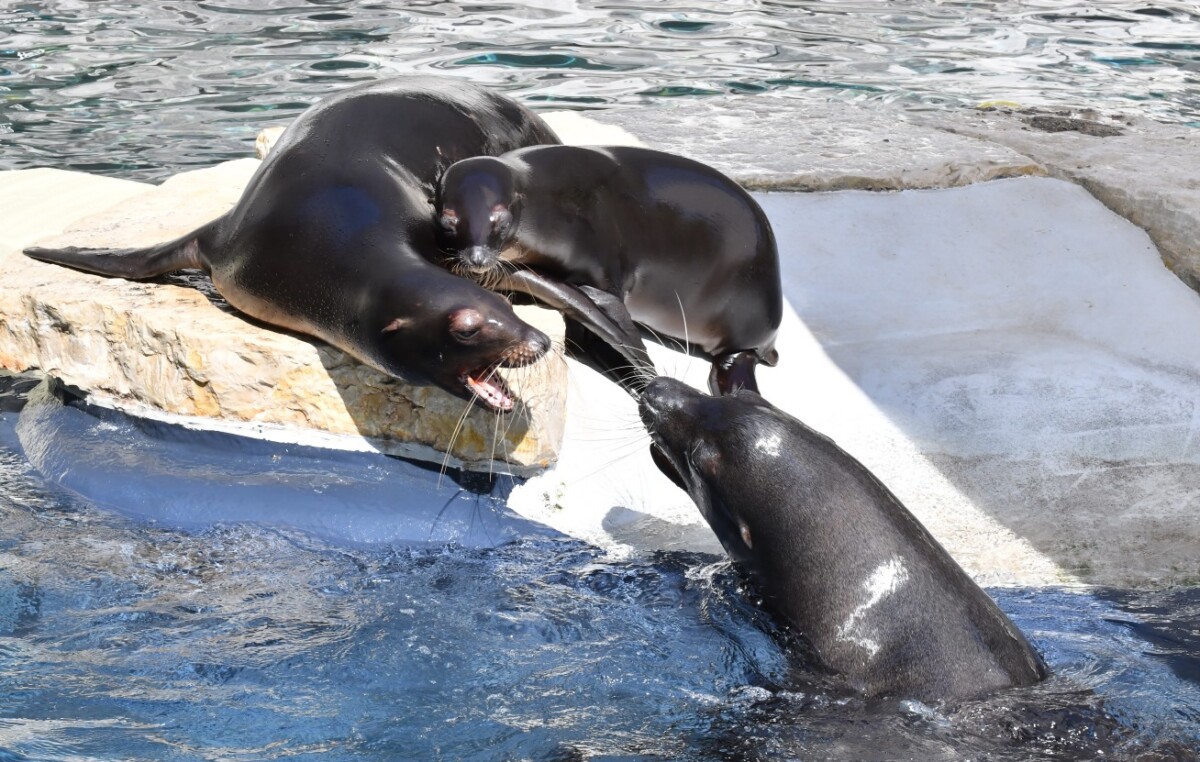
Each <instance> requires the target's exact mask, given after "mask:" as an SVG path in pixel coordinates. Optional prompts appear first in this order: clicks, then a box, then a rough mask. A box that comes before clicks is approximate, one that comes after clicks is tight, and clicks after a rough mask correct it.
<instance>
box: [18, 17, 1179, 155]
mask: <svg viewBox="0 0 1200 762" xmlns="http://www.w3.org/2000/svg"><path fill="white" fill-rule="evenodd" d="M404 72H427V73H428V72H439V73H445V74H452V75H455V76H463V77H468V78H470V79H472V80H475V81H477V82H480V83H483V84H487V85H490V86H493V87H496V88H499V89H502V90H506V91H509V92H511V93H514V94H515V95H517V96H519V97H520V98H522V99H523V100H525V101H526V102H527V103H529V104H530V105H532V106H534V107H535V108H545V109H562V108H574V109H592V108H624V107H630V106H639V105H646V104H654V103H667V102H671V101H673V100H676V99H681V98H682V99H688V98H702V97H709V96H713V95H718V94H734V95H738V96H741V97H748V98H749V97H754V98H789V99H807V98H818V99H829V98H833V99H841V100H851V101H868V102H870V101H878V102H898V103H901V104H904V105H905V106H907V107H909V108H914V109H938V108H947V107H960V106H971V105H975V104H978V103H979V102H981V101H987V100H994V99H1002V100H1008V101H1014V102H1017V103H1020V104H1023V105H1042V106H1044V105H1056V104H1070V105H1075V106H1090V107H1094V108H1097V109H1100V110H1101V111H1106V112H1124V113H1135V114H1140V115H1143V116H1148V117H1151V118H1154V119H1159V120H1163V121H1169V122H1179V123H1188V124H1196V123H1200V4H1198V3H1195V2H1173V3H1139V2H1127V1H1123V2H1102V3H1071V2H1057V1H1051V0H1043V1H1040V2H942V1H940V0H938V1H936V2H935V1H934V0H896V1H894V2H853V1H852V2H747V1H742V2H726V1H724V0H721V1H718V0H705V1H703V2H691V1H689V0H661V1H656V2H653V3H646V2H641V3H635V2H626V1H625V0H540V1H536V2H526V3H503V2H462V3H459V2H437V1H436V0H424V1H422V2H396V1H395V0H380V1H378V2H347V1H346V0H220V2H201V3H195V2H149V1H148V0H140V1H135V2H130V1H129V0H126V2H111V3H103V4H101V3H95V2H82V1H80V0H42V1H40V2H38V1H27V2H20V1H18V2H11V1H10V2H6V3H2V4H0V167H3V168H21V167H32V166H55V167H68V168H75V169H84V170H88V171H94V172H102V173H105V174H112V175H117V176H122V177H129V178H137V179H159V178H163V177H165V176H168V175H170V174H173V173H175V172H176V171H179V170H181V169H187V168H194V167H196V166H202V165H209V164H213V163H215V162H217V161H220V160H223V159H228V158H234V157H240V156H246V155H249V154H250V152H251V151H252V144H253V140H254V136H255V134H256V132H257V131H258V129H260V128H261V127H264V126H268V125H271V124H280V123H284V122H286V121H288V120H289V119H290V118H291V117H292V116H294V115H295V114H296V113H298V112H299V111H300V110H301V109H303V108H304V107H305V106H307V105H309V104H311V103H312V102H313V101H315V100H317V99H319V98H320V97H322V96H323V95H325V94H327V93H329V92H330V91H331V90H333V89H335V88H338V87H342V86H345V85H347V84H350V83H352V82H354V81H358V80H362V79H369V78H376V77H380V76H386V75H388V74H395V73H404Z"/></svg>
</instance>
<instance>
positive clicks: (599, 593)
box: [0, 378, 1200, 762]
mask: <svg viewBox="0 0 1200 762" xmlns="http://www.w3.org/2000/svg"><path fill="white" fill-rule="evenodd" d="M32 383H33V381H32V380H29V381H26V380H20V379H18V380H16V381H14V380H13V379H11V378H0V389H3V390H4V391H3V392H2V393H0V411H2V412H0V759H3V760H62V761H63V762H67V761H69V760H70V761H74V760H210V759H211V760H216V759H221V760H270V759H314V760H315V759H320V760H323V761H330V760H368V759H369V760H396V759H414V760H442V759H444V760H655V759H661V760H697V761H699V760H745V759H762V760H776V759H855V760H866V759H881V760H882V759H921V760H926V759H931V760H956V759H963V758H972V759H986V760H1033V759H1046V760H1074V759H1093V758H1097V757H1098V756H1099V755H1101V754H1103V755H1104V758H1106V759H1155V760H1174V759H1179V760H1184V759H1194V756H1192V755H1193V751H1192V750H1193V749H1195V748H1197V747H1198V745H1200V590H1196V589H1191V590H1187V589H1184V590H1177V591H1166V592H1157V593H1137V592H1130V591H1112V590H1094V591H1089V592H1088V593H1086V594H1085V593H1080V592H1070V591H1063V590H1054V589H1040V590H1036V591H1035V590H1005V589H1001V590H993V591H991V592H992V594H993V595H994V596H995V597H996V598H997V600H998V601H999V603H1000V605H1001V606H1002V608H1004V610H1005V611H1006V612H1007V613H1008V614H1009V615H1010V616H1011V617H1012V618H1013V619H1014V621H1015V622H1016V623H1017V624H1018V625H1019V626H1020V627H1021V628H1022V629H1023V630H1024V631H1025V632H1026V633H1027V634H1028V635H1029V637H1030V639H1031V641H1032V642H1033V643H1034V644H1035V645H1036V647H1037V648H1038V649H1039V650H1040V651H1041V652H1042V653H1043V654H1044V655H1045V656H1046V659H1047V661H1048V662H1049V664H1050V665H1051V667H1052V668H1053V670H1054V677H1052V678H1051V679H1050V680H1049V681H1047V682H1046V683H1043V684H1041V685H1039V686H1035V687H1033V688H1030V689H1026V690H1020V691H1011V692H1006V693H1002V694H1000V695H998V696H995V697H992V698H990V699H987V700H983V701H976V702H970V703H968V704H966V705H963V706H960V707H955V708H954V709H952V710H949V709H936V708H930V707H925V706H922V705H918V704H911V703H903V702H871V703H864V702H863V701H861V700H859V699H856V698H854V697H852V696H848V695H846V694H845V693H844V692H842V691H840V690H839V689H838V687H837V685H836V684H835V683H832V682H829V681H828V680H827V679H826V678H823V677H822V676H821V675H820V674H817V673H814V672H813V671H812V670H811V669H810V668H808V667H807V666H806V663H805V661H804V660H803V657H802V654H803V650H802V649H801V648H799V647H798V644H796V643H794V642H791V641H790V640H789V637H788V636H787V634H786V633H782V632H779V631H777V629H776V628H775V626H774V625H773V624H772V622H771V620H770V618H769V617H768V616H766V615H764V614H763V613H761V611H760V610H759V609H757V608H756V607H755V605H754V595H753V590H752V589H750V588H748V587H747V586H746V584H745V582H744V581H743V580H742V579H741V578H740V577H739V576H738V574H737V573H736V572H735V570H734V569H733V568H732V567H731V566H730V565H729V564H728V563H727V562H725V561H724V560H723V559H721V558H718V557H715V556H707V555H702V554H689V553H679V552H671V553H660V554H656V555H653V556H651V557H647V558H640V559H635V560H616V559H613V558H609V557H607V556H606V555H605V553H604V552H602V551H600V550H598V549H596V548H594V547H591V546H588V545H585V544H583V543H580V542H578V541H574V540H570V539H565V538H560V537H555V536H553V535H552V534H551V533H548V532H545V531H541V530H538V529H537V528H535V527H532V526H526V525H523V524H522V523H521V520H519V519H514V518H513V517H512V516H511V515H507V516H506V515H504V513H503V510H504V509H503V501H502V500H500V501H497V500H492V499H491V497H490V492H489V490H487V489H482V490H481V489H474V490H468V491H471V492H473V495H471V496H468V498H469V500H470V509H469V511H468V513H469V514H473V515H476V516H478V517H479V521H478V523H479V524H482V525H485V526H487V527H489V528H490V529H489V530H488V531H487V532H485V533H483V534H482V535H480V534H471V533H464V534H460V535H458V538H459V539H461V540H462V542H461V543H458V542H450V543H447V542H445V541H444V539H443V537H442V536H438V535H433V534H430V535H425V534H424V533H423V530H422V531H416V532H415V533H414V531H412V530H413V529H414V528H416V529H420V528H422V527H426V526H429V525H430V524H431V523H432V525H433V526H435V527H436V526H442V525H445V524H453V523H454V519H453V517H448V518H445V519H443V518H440V517H433V518H431V517H430V516H429V514H428V512H427V511H426V510H425V509H424V508H423V507H422V501H420V500H411V499H406V494H405V492H406V491H411V490H414V489H428V488H429V483H426V485H425V487H419V486H414V485H417V482H418V481H419V478H417V477H413V476H412V474H411V473H408V474H406V473H405V472H404V469H403V466H402V465H401V464H399V463H398V462H396V461H393V460H391V459H386V458H383V457H382V456H380V457H378V458H377V459H376V460H375V461H374V462H372V461H370V460H369V459H366V458H367V456H362V458H364V459H363V460H357V461H353V462H346V461H345V458H344V456H342V455H339V454H335V453H327V454H326V455H327V456H328V457H327V459H324V460H323V459H321V458H319V457H316V456H317V455H319V453H314V452H312V451H305V452H296V451H294V450H291V449H289V448H287V447H285V446H283V445H278V446H276V445H266V444H264V443H256V442H246V441H244V440H243V441H241V442H240V443H239V442H238V441H236V440H234V439H233V438H226V439H225V440H223V441H222V442H220V443H217V444H218V445H219V446H214V442H213V440H212V436H213V435H209V434H201V433H188V432H184V431H181V430H173V431H167V430H163V429H162V428H161V427H158V426H148V425H145V424H139V423H138V422H136V421H133V420H132V419H126V418H124V417H123V416H120V415H119V414H115V413H112V412H111V411H102V410H96V409H93V408H89V407H87V406H86V405H82V406H81V405H80V404H79V403H78V402H71V401H70V399H69V398H67V402H66V403H63V402H56V403H51V402H49V401H47V399H46V398H45V397H39V394H40V392H39V391H36V390H35V391H34V392H32V393H30V392H28V389H29V387H30V386H31V385H32ZM31 396H32V397H33V398H34V401H33V402H30V403H28V404H27V403H26V401H27V398H28V397H31ZM55 405H57V408H56V407H55ZM85 430H94V431H107V432H108V433H107V436H106V438H105V439H104V444H105V445H106V446H107V449H108V450H109V451H110V453H109V454H105V452H103V448H100V447H98V446H97V445H96V442H98V441H99V440H98V439H96V438H89V437H88V436H80V431H85ZM80 439H83V440H84V441H85V443H84V445H83V446H77V444H76V442H77V441H78V440H80ZM92 440H94V441H92ZM270 447H275V448H276V452H275V453H274V454H271V453H268V452H266V449H268V448H270ZM189 448H190V449H189ZM47 450H58V451H60V453H59V455H58V456H54V455H51V456H48V455H47V453H46V451H47ZM189 451H190V452H191V453H192V454H193V456H194V457H193V458H192V459H191V461H190V462H187V463H186V465H189V466H191V468H182V467H181V464H184V463H185V461H188V458H187V457H186V456H185V454H186V453H187V452H189ZM222 453H223V454H222ZM30 460H33V461H36V462H38V463H39V464H41V465H42V467H43V468H44V469H46V470H45V471H44V472H40V471H38V470H36V469H35V468H34V467H33V466H32V465H31V463H30ZM222 463H223V464H224V465H222ZM47 464H49V465H47ZM97 469H98V470H101V471H108V472H109V473H110V476H111V478H110V480H109V481H108V482H105V481H104V480H103V479H97V478H90V477H89V475H88V474H89V472H90V471H92V470H97ZM372 471H377V472H380V473H384V474H386V475H387V478H386V479H385V482H384V483H386V484H389V485H393V486H394V487H395V489H396V495H395V500H394V503H393V505H392V506H391V509H390V512H387V513H381V511H383V510H384V509H382V508H381V505H382V501H381V500H380V497H379V495H378V492H377V487H378V484H379V479H378V478H377V475H372ZM251 472H252V476H253V483H244V480H246V479H247V478H248V477H249V476H251ZM214 473H226V474H228V475H229V480H230V482H242V483H243V486H244V488H245V489H246V490H247V491H251V492H253V494H255V496H256V500H255V501H253V502H254V503H256V504H255V505H253V506H249V505H243V506H241V508H240V509H239V510H240V513H241V518H242V519H243V520H235V519H236V518H237V517H231V516H230V514H229V509H228V504H227V503H232V502H233V501H224V500H222V499H221V494H222V493H220V492H219V491H218V492H216V493H214V494H209V492H210V491H211V489H212V488H213V484H212V478H213V476H212V475H213V474H214ZM48 477H49V478H48ZM164 477H170V479H171V480H173V483H172V484H170V485H169V486H168V485H165V483H164ZM405 479H410V481H405ZM333 482H337V483H336V484H332V483H333ZM305 484H307V485H308V487H309V488H310V489H311V490H312V491H314V492H323V493H329V494H331V499H336V509H337V513H338V515H339V517H340V519H341V520H340V522H339V523H338V524H337V525H336V526H330V525H327V524H322V523H321V522H319V521H318V522H315V523H314V522H312V521H311V516H310V513H311V512H307V511H306V510H305V509H304V506H303V505H300V504H298V502H297V494H296V492H297V490H298V491H300V492H303V485H305ZM64 485H70V486H71V487H72V489H68V488H67V487H66V486H64ZM267 485H273V487H271V488H268V486H267ZM443 488H444V489H445V490H446V492H447V494H448V495H449V496H450V498H451V499H454V498H456V497H460V494H459V493H461V492H462V491H463V490H462V489H461V488H460V487H457V486H455V485H453V484H445V485H443ZM77 490H78V491H77ZM289 490H291V492H290V493H289ZM334 496H336V498H335V497H334ZM407 497H411V494H409V495H407ZM301 502H303V501H301ZM443 502H444V501H443V500H442V499H439V500H438V501H437V503H438V504H439V505H442V504H443ZM234 507H235V508H237V507H238V506H236V505H235V506H234ZM306 517H307V518H306ZM467 523H468V524H471V523H473V522H467ZM364 526H367V527H374V528H373V529H371V530H370V531H372V532H374V533H375V534H377V535H379V536H381V537H386V531H389V530H387V527H392V528H393V530H392V531H397V532H399V533H400V535H399V536H400V537H401V541H382V542H380V541H376V542H370V543H368V542H364V541H363V537H362V536H360V535H358V534H356V533H355V531H356V530H357V529H362V528H363V527H364ZM404 527H408V528H409V530H410V531H409V532H408V534H404V531H403V528H404ZM347 528H348V529H349V530H350V531H349V533H348V534H347V533H344V532H339V529H343V530H344V529H347ZM506 540H507V542H505V541H506ZM464 543H469V544H464ZM1144 754H1151V755H1152V756H1139V755H1144Z"/></svg>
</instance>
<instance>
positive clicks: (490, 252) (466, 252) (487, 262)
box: [458, 246, 500, 270]
mask: <svg viewBox="0 0 1200 762" xmlns="http://www.w3.org/2000/svg"><path fill="white" fill-rule="evenodd" d="M458 256H459V259H460V260H461V261H462V263H463V264H465V265H466V266H467V267H469V268H471V269H472V270H490V269H491V268H492V267H493V266H494V265H495V264H496V261H497V260H498V259H499V258H500V253H499V252H497V251H496V250H495V249H493V248H491V247H490V246H468V247H467V248H465V249H463V250H462V251H461V252H459V255H458Z"/></svg>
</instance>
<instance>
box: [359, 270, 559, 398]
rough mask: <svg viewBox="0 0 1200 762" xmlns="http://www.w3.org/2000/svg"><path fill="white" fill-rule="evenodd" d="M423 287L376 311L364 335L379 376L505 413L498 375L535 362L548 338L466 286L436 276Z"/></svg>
mask: <svg viewBox="0 0 1200 762" xmlns="http://www.w3.org/2000/svg"><path fill="white" fill-rule="evenodd" d="M423 285H424V287H423V288H421V289H420V290H419V292H417V293H414V294H412V295H410V296H409V297H408V298H407V299H388V300H385V301H383V302H382V303H384V304H386V305H387V308H384V309H381V310H377V311H376V313H377V314H376V317H375V319H374V325H373V326H372V327H370V328H368V330H369V331H370V332H371V334H372V339H373V343H374V344H375V346H376V349H377V351H375V352H372V353H371V354H373V355H375V357H376V358H378V360H379V362H378V364H379V365H380V369H381V370H383V371H384V372H386V373H390V374H392V375H396V376H399V377H401V378H405V379H407V380H409V381H411V382H413V383H428V384H432V385H435V386H439V387H441V388H442V389H445V390H446V391H448V392H450V393H451V394H454V395H455V396H458V397H461V398H463V399H467V400H475V399H478V400H480V401H481V402H482V403H483V404H484V405H485V406H487V407H488V408H491V409H492V410H496V411H503V412H507V411H510V410H512V409H513V407H514V405H515V403H516V400H515V398H514V395H513V393H512V392H511V391H510V390H509V388H508V386H507V384H506V383H505V381H504V379H503V378H502V377H501V376H500V374H499V373H498V372H497V370H498V369H499V368H514V367H519V366H522V365H528V364H530V363H532V362H534V361H536V360H537V359H539V358H540V357H541V356H542V355H544V354H545V353H546V351H547V350H548V349H549V348H550V338H549V337H548V336H546V334H544V333H542V332H541V331H539V330H538V329H536V328H534V327H533V326H531V325H529V324H528V323H525V322H524V321H523V320H521V319H520V318H519V317H517V314H516V313H515V312H514V311H513V308H512V305H510V304H509V303H508V301H507V300H506V299H504V297H502V296H500V295H498V294H495V293H493V292H491V291H487V290H485V289H483V288H480V287H479V286H477V285H475V284H474V283H472V282H470V281H468V280H466V279H463V278H459V277H457V276H454V275H450V274H449V273H446V272H444V271H440V270H437V271H436V274H430V275H429V276H428V278H427V279H426V280H424V281H423Z"/></svg>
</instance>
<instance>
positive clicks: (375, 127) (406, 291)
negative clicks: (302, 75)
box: [25, 77, 558, 398]
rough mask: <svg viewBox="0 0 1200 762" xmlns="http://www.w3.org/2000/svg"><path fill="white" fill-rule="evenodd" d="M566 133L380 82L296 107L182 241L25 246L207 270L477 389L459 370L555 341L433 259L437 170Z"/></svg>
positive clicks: (488, 106)
mask: <svg viewBox="0 0 1200 762" xmlns="http://www.w3.org/2000/svg"><path fill="white" fill-rule="evenodd" d="M557 142H558V140H557V138H556V137H555V135H554V134H553V132H552V131H551V130H550V129H549V127H548V126H547V125H546V124H545V123H544V122H542V121H541V119H539V118H538V117H537V116H535V115H534V114H532V113H531V112H529V111H527V110H526V109H524V108H523V107H521V106H520V105H519V104H517V103H516V102H514V101H512V100H510V99H508V98H505V97H503V96H500V95H497V94H495V93H491V92H488V91H486V90H484V89H482V88H478V87H474V86H472V85H470V84H469V83H466V82H464V81H462V80H456V79H443V78H437V77H412V78H396V79H390V80H385V81H380V82H371V83H369V84H366V85H361V86H358V87H353V88H349V89H346V90H343V91H340V92H338V93H336V94H335V95H333V96H331V97H329V98H327V99H325V100H323V101H321V102H320V103H318V104H316V105H315V106H313V107H311V108H309V109H308V110H307V111H305V112H304V113H303V114H301V115H300V116H299V117H298V118H297V119H296V121H295V122H293V124H292V125H291V126H290V127H289V128H288V130H287V131H286V132H285V133H284V134H283V136H282V137H281V139H280V141H279V143H278V144H277V145H276V146H275V147H274V149H273V150H272V151H271V153H270V155H269V156H268V157H267V159H266V160H265V161H264V162H263V164H262V166H261V167H260V168H259V169H258V171H257V173H256V174H255V175H254V177H253V178H252V179H251V180H250V183H249V184H248V185H247V187H246V189H245V191H244V193H243V195H242V197H241V200H240V201H239V202H238V204H237V206H236V207H235V208H234V209H233V210H232V211H230V212H229V213H228V214H225V215H224V216H222V217H220V218H218V219H217V220H214V221H213V222H211V223H209V224H207V225H204V226H203V227H201V228H199V229H198V230H195V231H193V232H192V233H190V234H188V235H186V236H183V237H182V238H180V239H178V240H176V241H171V242H169V243H166V244H163V245H161V246H157V247H152V248H148V249H127V250H112V249H57V250H48V249H29V250H27V251H26V252H25V253H26V254H28V255H29V256H31V257H33V258H35V259H40V260H43V261H47V262H54V263H57V264H62V265H67V266H69V267H74V268H77V269H80V270H86V271H88V272H93V273H98V274H102V275H116V276H120V277H124V278H148V277H153V276H155V275H160V274H162V273H165V272H170V271H172V270H176V269H181V268H200V269H202V270H205V271H206V272H208V273H209V274H210V275H211V276H212V280H213V283H214V285H215V286H216V288H217V290H218V291H220V293H221V295H222V296H224V297H225V298H226V299H227V300H228V301H229V303H230V304H232V305H233V306H234V307H236V308H237V309H239V310H241V311H242V312H244V313H246V314H248V315H251V316H253V317H256V318H258V319H260V320H263V321H265V322H268V323H272V324H275V325H280V326H283V327H285V328H289V329H292V330H295V331H300V332H303V333H307V334H310V335H313V336H317V337H320V338H321V339H324V340H325V341H327V342H329V343H330V344H333V345H334V346H337V347H339V348H341V349H343V350H345V351H347V352H349V353H350V354H352V355H354V356H355V357H357V358H358V359H360V360H362V361H363V362H365V363H367V364H369V365H372V366H374V367H376V368H378V369H380V370H382V371H384V372H386V373H389V374H391V375H394V376H397V377H400V378H402V379H405V380H406V381H409V382H412V383H417V384H436V385H437V386H440V387H442V388H443V389H445V390H447V391H449V392H451V393H453V394H456V395H459V396H462V397H467V398H469V397H470V392H469V390H467V389H466V387H465V386H464V383H463V378H464V374H467V373H471V372H474V373H475V374H479V373H482V372H485V371H486V370H487V369H489V368H491V367H494V366H496V365H500V364H509V365H519V364H522V363H525V362H529V361H531V360H533V359H536V358H537V357H538V356H540V355H541V354H542V353H543V352H545V351H546V349H547V348H548V347H549V340H548V338H547V337H546V336H545V335H544V334H542V333H541V332H540V331H538V330H536V329H534V328H532V327H530V326H528V325H526V324H525V323H523V322H522V321H521V320H520V319H518V318H517V316H516V314H515V313H514V312H513V311H512V308H511V306H510V305H509V304H508V303H507V302H506V301H505V300H504V299H503V298H501V297H499V296H498V295H496V294H494V293H491V292H489V291H486V290H484V289H482V288H480V287H479V286H477V285H476V284H474V283H472V282H470V281H468V280H466V279H463V278H458V277H455V276H453V275H450V274H449V273H447V272H445V271H444V270H442V269H440V268H438V267H436V266H434V265H432V264H431V263H430V262H429V259H431V258H434V257H435V255H436V247H437V243H436V239H435V231H434V213H433V204H432V199H433V193H434V185H435V183H436V179H437V177H438V175H439V174H440V172H441V171H443V170H444V169H445V168H446V167H447V166H449V165H450V164H452V163H454V162H456V161H458V160H460V159H463V158H466V157H469V156H475V155H479V154H499V153H503V152H505V151H509V150H512V149H514V148H518V147H521V146H528V145H535V144H540V143H557Z"/></svg>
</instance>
